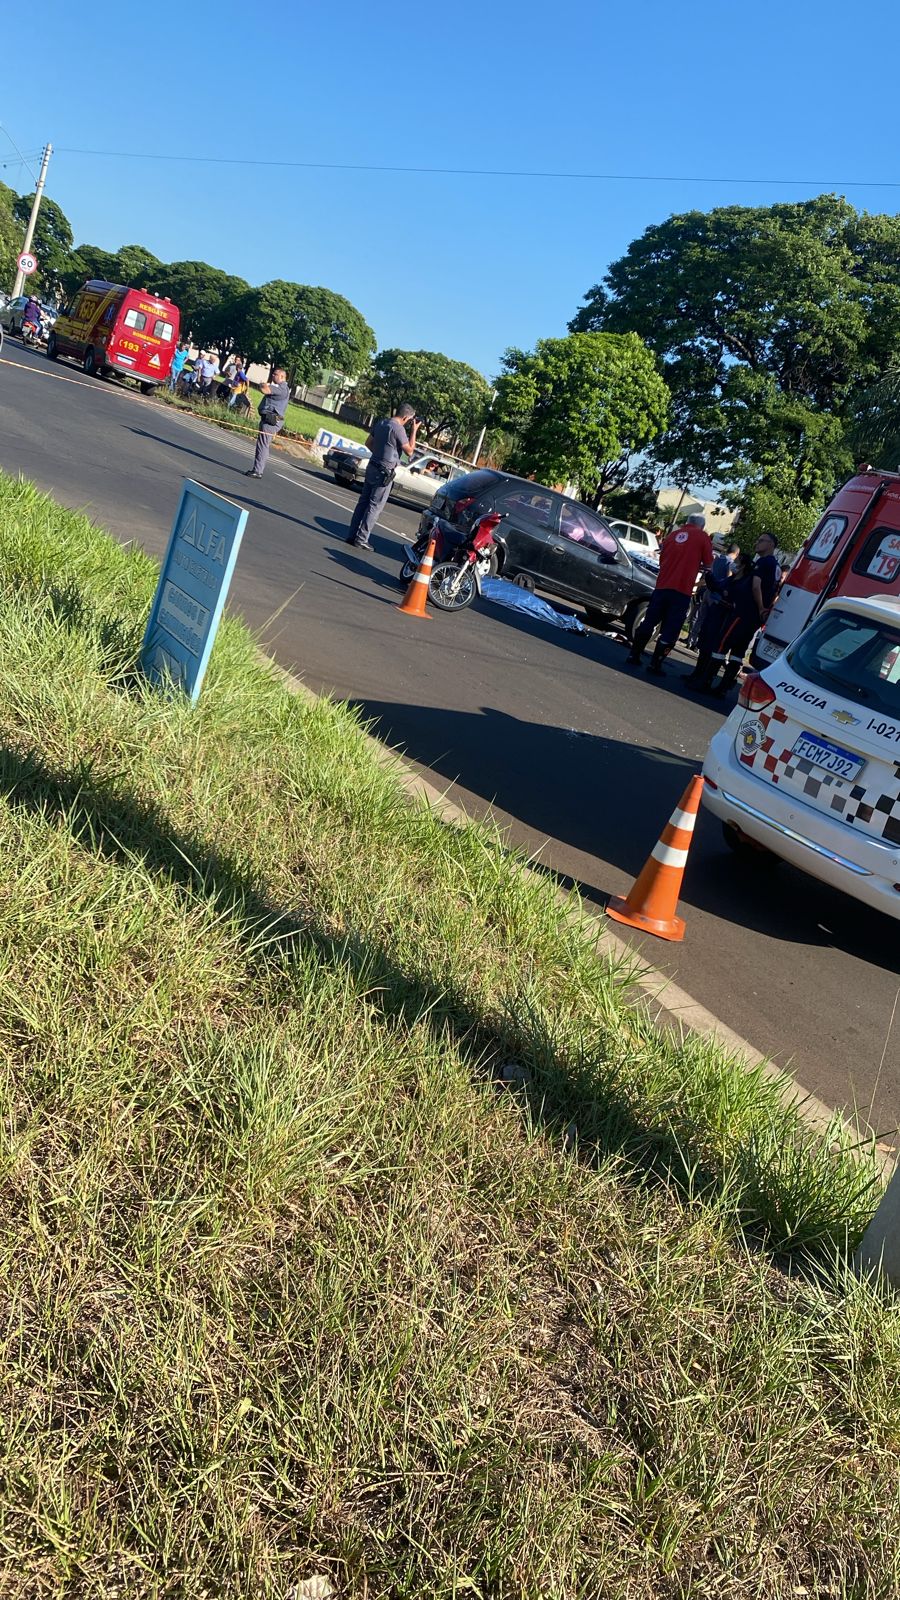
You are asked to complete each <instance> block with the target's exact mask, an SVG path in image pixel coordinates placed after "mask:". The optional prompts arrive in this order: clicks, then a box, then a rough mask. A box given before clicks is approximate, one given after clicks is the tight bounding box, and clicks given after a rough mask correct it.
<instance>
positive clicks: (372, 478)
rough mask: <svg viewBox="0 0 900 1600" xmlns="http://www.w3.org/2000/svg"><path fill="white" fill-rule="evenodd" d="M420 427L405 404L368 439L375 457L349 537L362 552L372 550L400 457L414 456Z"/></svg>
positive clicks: (349, 540)
mask: <svg viewBox="0 0 900 1600" xmlns="http://www.w3.org/2000/svg"><path fill="white" fill-rule="evenodd" d="M409 422H411V424H412V426H411V427H410V431H409V437H408V438H407V433H406V425H407V423H409ZM418 428H419V423H418V420H417V418H416V414H415V410H414V408H413V407H412V406H410V405H402V406H398V407H397V409H396V411H395V412H394V415H393V416H392V417H388V418H386V419H385V421H383V422H376V424H375V426H374V428H373V429H372V432H371V433H370V434H369V437H368V439H367V440H366V446H367V448H368V449H369V450H371V452H372V456H371V460H370V461H369V462H368V463H367V464H366V473H365V477H364V478H363V487H362V491H361V493H360V497H359V500H358V501H357V504H356V508H355V510H354V512H353V516H352V517H351V518H350V531H349V533H348V534H347V543H348V544H355V545H356V546H357V549H359V550H368V548H369V545H370V543H371V534H372V530H373V529H374V527H375V524H376V522H377V521H378V518H379V517H380V516H381V513H382V511H383V510H384V508H385V505H386V503H387V499H388V496H389V494H390V492H391V484H392V483H393V481H394V473H395V472H396V470H397V467H398V465H399V462H400V457H401V455H406V456H411V455H412V453H413V451H414V450H415V448H416V434H417V432H418Z"/></svg>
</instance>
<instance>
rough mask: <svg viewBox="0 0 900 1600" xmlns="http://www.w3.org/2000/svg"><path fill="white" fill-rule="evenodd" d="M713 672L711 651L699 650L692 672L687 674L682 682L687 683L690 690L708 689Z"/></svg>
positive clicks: (713, 665)
mask: <svg viewBox="0 0 900 1600" xmlns="http://www.w3.org/2000/svg"><path fill="white" fill-rule="evenodd" d="M715 670H716V669H715V664H714V662H713V657H712V651H711V650H701V651H700V654H699V655H698V657H697V662H696V665H695V667H694V670H693V672H689V673H688V675H687V677H686V678H685V680H684V681H685V683H689V684H690V686H691V688H692V689H704V688H708V687H709V684H710V682H711V680H712V678H713V677H714V675H715Z"/></svg>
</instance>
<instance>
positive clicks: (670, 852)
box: [650, 839, 688, 867]
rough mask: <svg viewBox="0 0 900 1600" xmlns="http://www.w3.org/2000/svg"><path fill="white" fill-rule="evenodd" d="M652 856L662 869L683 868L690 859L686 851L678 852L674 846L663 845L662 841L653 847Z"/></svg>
mask: <svg viewBox="0 0 900 1600" xmlns="http://www.w3.org/2000/svg"><path fill="white" fill-rule="evenodd" d="M650 854H651V856H652V857H653V859H654V861H658V862H659V864H660V866H661V867H683V866H684V864H685V862H686V861H687V858H688V853H687V851H686V850H676V848H675V846H674V845H671V844H663V842H662V840H661V839H660V841H659V843H658V844H655V845H654V846H653V849H652V850H651V851H650Z"/></svg>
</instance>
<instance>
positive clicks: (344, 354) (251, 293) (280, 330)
mask: <svg viewBox="0 0 900 1600" xmlns="http://www.w3.org/2000/svg"><path fill="white" fill-rule="evenodd" d="M234 322H235V337H236V340H237V342H238V345H239V347H240V349H241V350H242V351H243V352H244V353H245V354H246V355H248V356H249V357H251V358H253V359H255V360H258V361H267V362H268V363H269V365H270V366H283V367H285V369H286V370H287V372H288V375H289V377H290V380H291V383H292V384H293V383H312V382H313V380H314V379H315V378H316V377H317V376H318V374H319V373H320V372H321V371H322V369H323V368H328V367H331V368H335V369H336V370H337V371H339V372H345V373H347V374H348V376H356V374H357V373H359V372H362V371H363V370H364V369H365V367H366V366H367V365H368V363H369V361H370V359H371V356H372V352H373V350H374V349H375V335H374V333H373V332H372V329H371V328H370V327H369V324H368V323H367V322H366V320H365V318H364V317H363V315H362V313H361V312H360V311H357V309H356V307H355V306H353V305H351V304H350V301H349V300H345V299H344V297H343V295H340V294H335V293H334V292H333V291H332V290H331V289H321V288H313V287H311V286H310V285H308V284H304V283H288V282H286V281H285V280H284V279H283V278H275V279H273V281H272V282H271V283H264V284H263V285H262V287H261V288H259V289H250V290H248V292H247V293H246V294H244V295H243V296H241V298H240V300H239V301H238V302H236V304H235V306H234Z"/></svg>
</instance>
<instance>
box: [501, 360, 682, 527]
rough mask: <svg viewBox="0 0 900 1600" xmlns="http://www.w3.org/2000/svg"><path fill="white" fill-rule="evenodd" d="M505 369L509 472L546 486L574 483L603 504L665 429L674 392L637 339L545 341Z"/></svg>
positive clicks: (508, 362) (503, 398)
mask: <svg viewBox="0 0 900 1600" xmlns="http://www.w3.org/2000/svg"><path fill="white" fill-rule="evenodd" d="M503 364H504V367H505V369H506V370H505V372H504V374H503V375H502V376H501V377H500V378H498V380H497V398H496V400H495V402H494V407H493V410H494V416H495V417H496V419H497V421H498V422H499V423H500V425H501V426H504V425H505V426H507V427H510V428H511V429H513V430H514V431H515V434H516V438H517V443H516V447H515V450H514V452H513V457H512V461H511V463H510V465H511V466H512V468H513V470H514V471H519V472H522V473H526V474H534V476H535V477H537V478H538V479H540V481H541V482H542V483H551V484H552V483H565V482H567V481H568V480H569V479H570V478H571V479H574V480H575V481H576V482H577V483H578V484H579V485H580V488H581V493H582V494H583V496H584V497H585V499H591V500H593V501H595V502H597V503H600V502H601V501H602V499H603V496H604V494H606V493H608V492H609V490H610V489H611V488H612V487H614V486H616V487H617V486H619V485H621V484H622V483H624V481H625V478H626V477H627V474H628V466H629V461H630V457H631V456H632V454H633V453H634V452H636V451H639V450H643V449H645V448H646V446H647V445H648V444H649V443H650V441H651V440H652V439H655V438H656V436H657V435H658V434H659V433H660V431H661V430H662V429H663V428H664V427H665V425H666V420H667V417H668V407H669V391H668V389H667V388H666V385H665V382H664V381H663V379H662V378H661V377H660V375H659V372H658V370H657V366H656V362H655V361H654V358H653V356H652V355H651V353H650V351H649V350H648V349H647V346H646V345H645V344H644V342H643V340H641V339H639V338H638V336H637V334H636V333H573V334H570V335H569V337H568V338H567V339H542V340H541V341H540V343H539V344H538V346H537V348H536V350H534V351H533V352H531V353H530V354H527V353H525V352H523V351H521V350H508V351H507V352H506V355H505V356H504V358H503Z"/></svg>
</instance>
